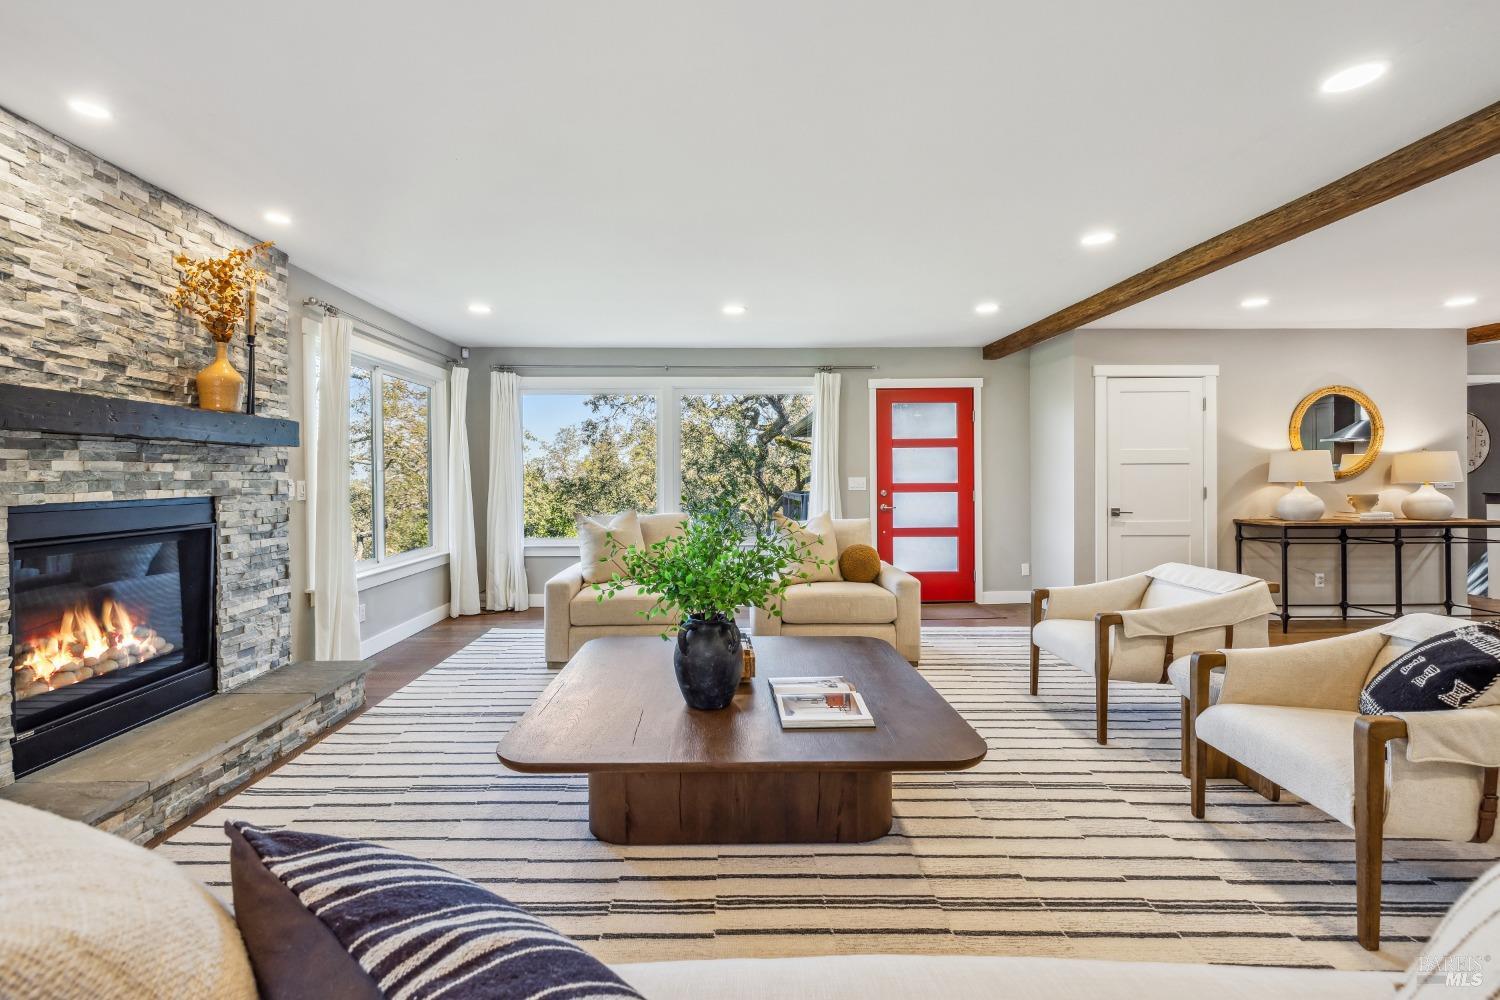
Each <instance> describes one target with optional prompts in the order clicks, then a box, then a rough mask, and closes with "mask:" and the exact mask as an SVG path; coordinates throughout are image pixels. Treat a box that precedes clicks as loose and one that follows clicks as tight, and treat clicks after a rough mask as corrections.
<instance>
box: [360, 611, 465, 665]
mask: <svg viewBox="0 0 1500 1000" xmlns="http://www.w3.org/2000/svg"><path fill="white" fill-rule="evenodd" d="M447 617H448V605H447V604H443V605H442V606H440V607H436V608H433V609H432V610H431V611H424V612H422V613H421V614H420V615H417V617H415V618H408V619H407V620H406V621H404V622H402V623H401V624H399V625H393V626H392V627H390V628H388V629H386V630H385V631H384V632H376V633H375V634H374V635H372V636H370V637H369V638H367V639H361V640H360V641H359V658H360V659H362V660H368V659H369V658H370V657H372V656H374V655H375V654H376V653H378V652H380V651H381V650H382V649H387V648H389V647H391V646H394V645H395V644H396V643H398V642H400V641H401V640H402V639H410V638H411V637H412V636H414V635H416V634H417V633H418V632H420V631H422V630H423V629H424V628H428V627H430V626H432V625H436V624H437V623H438V622H440V621H442V620H443V619H444V618H447Z"/></svg>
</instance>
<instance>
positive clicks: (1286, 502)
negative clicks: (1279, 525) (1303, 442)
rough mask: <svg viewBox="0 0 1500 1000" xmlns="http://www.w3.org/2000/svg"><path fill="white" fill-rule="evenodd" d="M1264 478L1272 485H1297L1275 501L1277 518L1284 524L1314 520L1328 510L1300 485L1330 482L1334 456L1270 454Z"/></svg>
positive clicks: (1324, 452) (1289, 453)
mask: <svg viewBox="0 0 1500 1000" xmlns="http://www.w3.org/2000/svg"><path fill="white" fill-rule="evenodd" d="M1267 478H1268V479H1269V480H1270V481H1271V482H1273V483H1296V484H1297V485H1296V486H1294V487H1292V489H1290V490H1288V491H1287V493H1286V495H1285V496H1283V497H1282V498H1281V499H1280V500H1278V501H1276V516H1277V517H1279V518H1281V519H1282V520H1283V521H1316V520H1318V519H1319V518H1320V517H1322V516H1323V511H1324V510H1326V509H1327V508H1325V507H1324V506H1323V500H1322V498H1321V497H1319V496H1318V495H1317V494H1315V493H1313V492H1311V491H1310V490H1309V489H1308V488H1307V487H1306V486H1304V485H1303V484H1304V483H1331V482H1333V456H1332V455H1330V454H1329V453H1328V452H1326V451H1273V452H1271V474H1270V476H1268V477H1267Z"/></svg>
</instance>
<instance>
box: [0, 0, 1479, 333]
mask: <svg viewBox="0 0 1500 1000" xmlns="http://www.w3.org/2000/svg"><path fill="white" fill-rule="evenodd" d="M1496 37H1500V3H1495V2H1493V0H1442V2H1441V3H1432V4H1414V3H1410V2H1409V0H1260V2H1257V3H1253V4H1224V3H1203V2H1201V0H1132V2H1131V3H1128V4H1127V3H1120V2H1118V0H1088V2H1083V0H1075V2H1049V3H1042V2H1034V3H1029V4H1024V5H1023V4H1019V3H1002V2H998V0H970V2H965V0H946V2H944V3H941V4H934V3H924V4H918V3H911V2H910V0H675V2H668V0H631V2H628V3H621V2H618V0H575V2H568V3H558V2H551V0H534V2H524V3H522V2H504V3H485V4H478V3H460V2H455V0H428V2H427V3H424V4H412V3H410V2H408V0H403V2H399V3H397V2H384V0H382V2H370V0H315V2H309V0H304V2H301V3H293V2H284V0H266V2H262V3H258V4H253V5H244V4H235V5H228V4H218V3H199V4H184V3H181V2H180V0H177V2H173V3H166V2H159V0H132V2H129V3H121V2H118V0H68V2H65V3H58V2H57V0H5V3H4V5H3V7H0V48H3V56H4V57H3V59H0V105H4V106H5V107H8V108H10V109H11V110H13V111H15V112H16V113H18V114H21V115H23V116H25V117H28V118H31V119H33V120H35V121H37V122H39V123H40V124H42V125H44V126H46V127H47V128H50V129H53V130H55V131H57V132H59V133H61V134H62V135H64V136H66V137H67V138H69V139H72V140H74V141H76V142H78V143H79V144H80V145H82V146H84V147H86V148H88V149H90V150H92V151H94V152H96V153H98V154H100V155H101V156H104V157H106V158H107V159H110V160H113V161H115V162H117V163H120V164H121V165H123V166H125V167H127V168H128V169H131V170H133V171H135V172H137V173H139V174H141V175H142V176H144V177H145V178H147V179H148V180H150V181H153V182H155V183H157V184H159V185H161V186H162V187H165V188H166V189H168V190H170V191H172V192H174V193H176V194H178V195H180V196H182V197H184V198H187V199H188V200H190V201H193V202H196V203H198V204H201V205H203V206H204V207H206V208H208V209H210V210H211V211H213V212H215V213H217V214H219V215H220V216H222V217H224V218H225V219H227V220H228V221H230V222H232V223H234V224H236V225H239V226H241V227H243V228H245V229H247V230H249V231H250V232H252V233H254V234H256V235H259V236H264V237H273V238H275V239H276V240H277V241H278V242H279V243H280V245H281V246H283V247H284V248H285V249H287V250H288V251H289V252H290V253H291V255H292V258H293V261H294V262H295V263H297V264H299V265H300V266H302V267H304V268H306V269H307V270H309V271H311V272H313V273H315V274H318V275H320V276H322V277H323V278H325V279H327V280H329V281H331V282H333V283H334V284H337V285H340V286H342V287H344V288H346V289H348V290H349V291H351V292H354V293H356V294H358V295H361V296H363V297H365V298H367V299H369V300H370V301H372V302H374V303H376V304H377V305H380V306H383V307H385V308H387V309H390V310H392V311H393V312H396V313H398V314H400V315H402V316H404V317H406V318H408V319H410V320H411V321H413V322H415V323H418V324H420V325H422V326H424V327H426V328H428V329H430V330H432V331H433V332H435V333H439V334H441V335H443V336H445V337H448V338H450V339H452V340H454V341H456V342H459V343H464V344H471V345H481V344H542V345H558V346H561V345H569V346H587V345H604V344H618V345H643V346H644V345H684V346H699V345H715V346H728V345H734V344H743V345H757V346H808V345H830V346H833V345H853V344H864V345H894V344H933V345H936V344H974V345H977V344H980V343H983V342H985V341H988V340H991V339H993V338H995V337H997V336H999V335H1002V334H1004V333H1008V332H1010V331H1011V330H1013V329H1015V328H1017V327H1020V326H1023V325H1025V324H1027V323H1029V322H1031V321H1033V320H1036V319H1039V318H1040V317H1042V316H1044V315H1046V314H1048V313H1050V312H1053V311H1054V310H1056V309H1058V308H1060V307H1062V306H1064V305H1067V304H1069V303H1071V302H1072V301H1074V300H1076V299H1078V298H1081V297H1083V296H1085V295H1088V294H1090V293H1091V292H1094V291H1096V290H1098V289H1099V288H1102V287H1104V286H1105V285H1108V284H1110V283H1112V282H1114V281H1116V280H1119V279H1120V278H1123V277H1125V276H1127V275H1129V274H1131V273H1134V272H1135V271H1137V270H1140V269H1141V268H1143V267H1145V266H1148V265H1150V264H1152V263H1155V262H1156V261H1158V260H1160V259H1162V258H1164V257H1166V256H1169V255H1170V254H1172V253H1175V252H1177V251H1179V250H1181V249H1183V248H1185V247H1187V246H1189V245H1191V244H1193V243H1196V242H1198V241H1200V240H1202V239H1204V238H1206V237H1208V236H1211V235H1213V234H1215V233H1218V232H1220V231H1222V230H1224V229H1227V228H1229V227H1230V226H1233V225H1235V224H1237V223H1239V222H1242V221H1244V220H1245V219H1247V218H1249V217H1251V216H1253V215H1255V214H1258V213H1259V212H1261V211H1264V210H1266V209H1269V208H1272V207H1274V206H1276V205H1278V204H1281V203H1282V202H1285V201H1287V200H1289V199H1291V198H1294V197H1296V196H1298V195H1300V194H1303V193H1305V192H1307V191H1309V190H1311V189H1312V188H1314V187H1317V186H1318V185H1320V184H1322V183H1325V182H1326V181H1328V180H1331V179H1333V178H1334V177H1337V176H1339V175H1341V174H1343V173H1346V172H1347V171H1349V170H1351V169H1354V168H1356V167H1358V166H1360V165H1362V164H1364V163H1366V162H1368V161H1370V160H1373V159H1375V158H1376V157H1378V156H1381V155H1383V154H1384V153H1387V152H1389V151H1390V150H1392V149H1394V148H1396V147H1397V146H1400V145H1402V144H1404V143H1406V142H1409V141H1411V140H1412V139H1415V138H1417V137H1419V136H1421V135H1424V134H1426V133H1428V132H1430V131H1432V130H1434V129H1436V128H1439V127H1441V126H1443V125H1445V124H1447V123H1449V122H1451V121H1454V120H1456V119H1458V118H1460V117H1462V116H1464V115H1466V114H1469V113H1471V112H1473V111H1475V110H1478V109H1479V108H1481V107H1483V106H1485V105H1487V104H1489V103H1490V102H1492V101H1493V100H1495V98H1496V96H1497V95H1500V61H1497V60H1495V59H1494V40H1495V38H1496ZM1371 58H1382V59H1388V60H1389V61H1390V62H1391V71H1390V73H1389V74H1387V76H1386V77H1385V78H1384V79H1382V80H1380V81H1378V82H1377V83H1376V84H1374V85H1372V86H1370V87H1368V88H1365V89H1363V90H1360V91H1355V92H1352V93H1348V94H1343V95H1338V96H1333V97H1330V96H1327V95H1323V94H1321V93H1319V91H1318V83H1319V81H1320V80H1321V79H1322V78H1323V77H1324V76H1326V75H1327V74H1329V73H1331V72H1332V71H1334V70H1337V69H1340V68H1342V67H1344V66H1347V65H1349V64H1351V63H1355V62H1360V61H1363V60H1366V59H1371ZM75 95H90V96H94V97H96V98H98V99H99V100H102V101H104V102H105V103H107V104H108V105H109V106H110V107H111V108H112V109H113V111H114V116H115V117H114V119H113V120H112V121H110V122H108V123H102V124H101V123H95V122H91V121H87V120H84V119H82V118H80V117H78V116H77V115H75V114H73V113H71V112H70V111H69V110H68V109H67V107H66V105H65V101H66V99H67V98H69V97H70V96H75ZM1496 176H1497V173H1496V169H1495V168H1493V167H1491V166H1489V165H1482V166H1480V167H1476V168H1471V169H1470V170H1469V171H1466V172H1465V173H1464V174H1462V175H1459V176H1458V177H1455V178H1452V179H1450V180H1448V181H1446V182H1440V184H1439V185H1434V186H1432V187H1430V188H1428V189H1425V190H1423V191H1419V192H1417V193H1415V194H1413V195H1408V196H1406V198H1405V199H1402V201H1401V202H1399V203H1397V204H1393V205H1389V206H1386V207H1385V208H1383V209H1376V210H1372V211H1371V212H1370V213H1368V215H1367V216H1364V217H1359V218H1356V219H1353V220H1349V221H1346V222H1344V223H1341V224H1340V225H1339V226H1338V227H1334V228H1331V229H1329V230H1328V231H1326V232H1324V233H1321V234H1317V235H1315V236H1313V237H1309V238H1307V239H1306V240H1304V241H1302V243H1301V244H1299V245H1297V246H1296V247H1291V248H1285V249H1283V250H1279V251H1274V252H1273V253H1270V254H1267V255H1265V256H1263V257H1261V258H1257V259H1255V260H1252V261H1248V262H1245V263H1243V264H1240V265H1237V266H1236V267H1235V268H1233V269H1230V270H1227V271H1225V272H1223V273H1221V274H1219V275H1216V276H1214V277H1212V278H1209V279H1206V280H1205V281H1203V282H1200V283H1199V284H1198V285H1195V286H1193V287H1192V288H1191V289H1183V290H1179V291H1178V292H1175V293H1171V294H1170V295H1169V296H1163V297H1162V298H1161V299H1159V300H1156V301H1155V302H1153V303H1146V304H1143V305H1142V306H1139V307H1137V308H1136V309H1133V310H1131V311H1130V312H1129V313H1128V314H1124V313H1122V314H1120V315H1119V316H1117V317H1113V318H1112V319H1111V320H1107V321H1105V325H1141V326H1163V325H1171V326H1179V325H1194V326H1211V325H1230V324H1231V323H1233V324H1234V325H1240V324H1242V323H1244V322H1245V321H1246V315H1245V314H1243V313H1241V312H1240V311H1239V309H1238V308H1237V306H1234V305H1232V303H1234V302H1238V299H1239V298H1241V297H1242V296H1243V294H1248V293H1249V290H1254V291H1259V292H1263V293H1264V294H1267V295H1270V296H1271V297H1272V298H1273V300H1274V301H1273V304H1272V306H1271V307H1270V308H1268V309H1265V310H1261V311H1259V312H1257V313H1255V314H1254V316H1253V324H1250V325H1255V326H1303V325H1337V326H1345V325H1347V326H1368V325H1378V326H1401V325H1411V326H1458V325H1468V321H1469V320H1470V319H1471V318H1473V319H1488V320H1495V319H1500V310H1491V311H1490V312H1488V313H1483V315H1480V314H1479V312H1476V313H1475V315H1474V316H1473V317H1470V316H1469V315H1467V314H1465V315H1463V316H1461V317H1460V316H1456V315H1455V312H1456V311H1454V310H1445V309H1443V308H1442V306H1441V299H1442V298H1444V297H1446V296H1447V295H1449V294H1453V293H1455V292H1456V291H1459V290H1470V291H1472V292H1474V293H1475V294H1481V295H1487V296H1488V297H1489V299H1490V300H1491V301H1493V302H1495V303H1496V304H1497V305H1500V277H1497V275H1500V267H1497V263H1500V262H1497V259H1496V249H1495V242H1496V239H1497V236H1496V234H1497V233H1500V229H1497V227H1496V225H1495V221H1496V220H1495V208H1496V202H1497V199H1496V198H1495V197H1494V192H1495V190H1496V188H1495V184H1494V179H1495V178H1496ZM1461 188H1462V189H1463V190H1462V191H1460V189H1461ZM1450 192H1459V194H1452V193H1450ZM1419 205H1425V206H1427V207H1426V208H1421V207H1411V208H1408V207H1407V206H1419ZM273 207H274V208H279V209H284V210H285V211H287V212H289V213H290V214H291V215H292V216H293V217H294V220H295V221H294V224H293V225H292V226H291V227H289V228H285V229H274V228H273V227H271V226H268V225H266V224H265V223H263V222H262V221H261V214H262V212H263V211H264V210H266V209H267V208H273ZM1377 213H1379V214H1377ZM1431 213H1436V214H1437V215H1439V216H1441V219H1442V224H1441V226H1435V225H1432V224H1431V223H1432V219H1433V215H1432V214H1431ZM1382 219H1387V220H1389V221H1388V223H1387V224H1388V225H1391V226H1395V227H1397V229H1398V234H1397V236H1396V237H1394V238H1393V237H1391V236H1390V235H1389V231H1388V230H1382V229H1380V228H1379V220H1382ZM1361 226H1366V227H1375V229H1374V230H1373V231H1371V229H1369V228H1366V229H1364V230H1360V228H1359V227H1361ZM1098 227H1109V228H1113V229H1116V230H1118V231H1119V233H1120V238H1119V240H1118V241H1117V242H1116V243H1115V244H1113V245H1111V246H1109V247H1106V248H1101V249H1096V250H1091V251H1086V250H1083V249H1081V248H1080V247H1079V246H1078V242H1077V240H1078V236H1079V235H1080V234H1081V233H1082V232H1084V231H1086V230H1089V229H1093V228H1098ZM1346 233H1350V234H1352V235H1346ZM1319 246H1321V247H1322V249H1321V250H1319V249H1317V248H1318V247H1319ZM1309 248H1312V249H1309ZM1469 263H1472V264H1474V267H1473V268H1472V271H1471V270H1460V266H1461V265H1467V264H1469ZM1257 269H1258V270H1257ZM1450 275H1451V276H1452V277H1451V280H1448V279H1449V276H1450ZM1252 285H1253V286H1254V288H1253V289H1251V286H1252ZM989 298H994V299H999V300H1000V301H1001V302H1002V303H1003V306H1004V307H1003V309H1002V311H1001V312H1000V314H999V315H998V316H995V317H987V318H979V317H976V316H974V315H973V313H972V312H971V307H972V305H973V303H974V302H976V301H978V300H981V299H989ZM471 300H482V301H485V302H488V303H490V304H491V305H492V306H493V309H494V311H493V313H492V314H491V315H490V316H487V317H475V316H471V315H469V314H468V313H467V311H466V308H465V307H466V304H467V303H468V302H470V301H471ZM729 300H740V301H744V302H746V303H748V305H749V309H750V312H749V315H748V316H746V317H744V318H743V319H739V320H731V319H726V318H724V317H722V316H720V315H719V308H720V306H721V304H723V303H724V302H726V301H729ZM1225 300H1230V301H1231V305H1228V306H1226V305H1225Z"/></svg>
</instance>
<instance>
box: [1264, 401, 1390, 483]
mask: <svg viewBox="0 0 1500 1000" xmlns="http://www.w3.org/2000/svg"><path fill="white" fill-rule="evenodd" d="M1287 436H1288V437H1289V438H1291V445H1292V450H1293V451H1314V450H1322V451H1326V452H1328V453H1329V455H1330V456H1332V458H1333V469H1334V477H1335V478H1337V479H1348V478H1349V477H1350V476H1357V475H1359V474H1360V473H1361V472H1364V471H1365V470H1366V469H1368V468H1369V467H1370V464H1371V463H1372V462H1374V461H1375V456H1377V455H1379V454H1380V444H1381V442H1382V441H1384V440H1385V421H1384V420H1382V419H1381V417H1380V411H1379V410H1378V409H1376V408H1375V403H1374V401H1373V400H1371V399H1370V397H1369V396H1366V395H1365V394H1364V393H1362V392H1360V391H1359V390H1358V389H1354V388H1351V387H1350V386H1347V385H1330V386H1325V387H1323V388H1322V389H1318V390H1317V391H1315V392H1310V393H1308V394H1307V396H1306V397H1305V398H1304V399H1303V400H1302V402H1300V403H1298V404H1297V408H1296V409H1295V410H1293V411H1292V423H1291V427H1290V428H1289V429H1288V435H1287Z"/></svg>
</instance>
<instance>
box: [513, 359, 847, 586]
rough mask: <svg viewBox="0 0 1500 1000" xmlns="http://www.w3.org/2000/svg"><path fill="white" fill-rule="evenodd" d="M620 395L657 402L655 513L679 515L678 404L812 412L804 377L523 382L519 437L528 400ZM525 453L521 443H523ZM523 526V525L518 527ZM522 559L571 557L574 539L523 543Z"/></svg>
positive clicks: (809, 385)
mask: <svg viewBox="0 0 1500 1000" xmlns="http://www.w3.org/2000/svg"><path fill="white" fill-rule="evenodd" d="M604 392H619V393H633V394H636V395H643V396H645V395H649V396H654V397H655V399H656V509H657V510H658V511H678V510H681V509H682V400H683V397H685V396H701V395H709V394H712V393H724V394H737V395H752V394H756V393H764V394H766V395H793V394H797V395H806V396H810V397H812V406H813V408H814V409H816V408H817V393H816V391H815V390H814V386H813V378H812V376H811V375H807V376H791V377H765V376H672V375H665V376H603V377H594V378H590V377H573V376H563V377H554V376H522V377H521V403H522V413H523V418H522V421H521V428H520V430H519V433H521V434H523V435H524V434H525V431H526V427H525V423H526V421H525V419H524V412H525V400H526V397H527V396H579V395H593V394H595V393H604ZM522 446H523V449H524V439H523V445H522ZM516 497H517V499H516V502H517V503H518V504H521V503H524V489H523V490H517V491H516ZM523 523H524V521H523ZM523 551H524V552H525V554H526V555H555V556H566V555H575V554H577V552H578V540H577V539H576V538H531V537H527V538H525V539H523Z"/></svg>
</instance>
